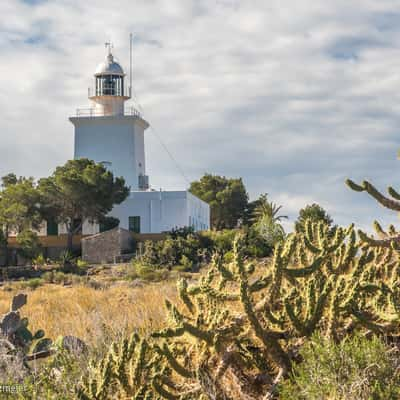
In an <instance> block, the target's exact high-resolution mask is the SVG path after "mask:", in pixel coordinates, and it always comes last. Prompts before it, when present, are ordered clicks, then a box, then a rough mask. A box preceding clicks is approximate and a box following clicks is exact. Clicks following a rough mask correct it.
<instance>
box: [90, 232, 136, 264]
mask: <svg viewBox="0 0 400 400" xmlns="http://www.w3.org/2000/svg"><path fill="white" fill-rule="evenodd" d="M133 249H134V244H133V238H132V236H131V233H130V232H129V231H128V230H126V229H122V228H114V229H111V230H109V231H107V232H102V233H98V234H96V235H93V236H89V237H86V238H84V239H82V259H83V260H84V261H87V262H89V263H95V264H97V263H113V262H115V260H116V259H118V257H119V256H121V255H122V254H124V253H129V252H133Z"/></svg>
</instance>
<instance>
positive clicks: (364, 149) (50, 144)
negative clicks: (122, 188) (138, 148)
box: [0, 0, 400, 227]
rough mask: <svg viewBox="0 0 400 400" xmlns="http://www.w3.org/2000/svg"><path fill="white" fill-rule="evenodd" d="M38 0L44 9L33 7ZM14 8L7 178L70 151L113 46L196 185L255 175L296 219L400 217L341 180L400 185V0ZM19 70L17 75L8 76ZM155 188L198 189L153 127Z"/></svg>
mask: <svg viewBox="0 0 400 400" xmlns="http://www.w3.org/2000/svg"><path fill="white" fill-rule="evenodd" d="M31 3H32V2H31ZM118 5H119V7H118V8H117V9H116V8H115V7H114V6H113V5H112V4H111V3H110V2H109V1H107V0H96V1H94V0H89V1H87V2H80V1H75V0H60V1H58V2H40V1H39V2H38V1H36V2H35V4H34V6H32V4H26V2H22V1H19V2H16V1H15V0H3V1H2V2H1V3H0V12H1V14H2V15H3V17H4V18H3V19H2V21H1V22H0V31H1V33H2V34H1V35H0V43H1V45H2V51H3V54H2V63H1V64H0V76H2V77H7V79H6V78H3V80H4V82H3V85H2V91H1V92H0V107H1V109H2V123H1V126H0V128H1V129H0V134H1V138H2V140H1V145H0V155H1V160H2V162H1V163H0V173H1V174H4V173H7V172H9V171H12V170H14V171H15V172H16V173H17V174H24V175H32V174H34V175H35V176H38V177H39V176H43V175H46V174H47V173H50V171H51V170H52V169H53V168H54V167H55V166H56V165H57V164H60V163H63V162H64V161H65V160H66V159H68V158H71V157H72V137H73V130H72V125H71V124H70V123H69V121H68V116H69V115H71V114H72V113H74V110H75V109H76V108H77V107H85V106H86V107H87V106H88V101H87V98H86V96H87V87H88V86H90V85H91V84H92V79H93V77H92V74H93V72H94V69H95V67H96V65H97V63H99V62H100V61H101V60H102V59H103V57H104V44H103V43H104V42H105V41H107V40H109V39H111V40H112V41H113V42H114V45H115V54H116V56H117V58H118V59H119V60H120V61H121V63H122V64H123V65H124V66H125V67H126V69H127V67H128V65H129V57H128V55H129V51H128V50H129V49H128V44H129V36H128V35H129V32H135V34H136V39H135V41H134V86H135V93H136V95H137V98H136V105H137V103H138V102H139V103H140V105H141V106H142V107H143V109H144V115H145V117H146V118H147V119H148V120H149V122H150V123H151V124H152V125H153V126H154V128H155V130H156V132H157V134H158V135H159V136H160V137H161V139H162V140H163V142H164V143H165V144H166V145H167V146H168V147H169V149H170V151H171V152H172V153H173V154H174V157H175V158H176V159H177V160H179V163H180V165H181V166H182V168H183V169H184V171H185V173H186V175H187V176H188V177H189V179H196V178H198V177H199V176H201V174H202V173H204V172H213V173H219V174H224V175H227V176H243V179H244V181H245V183H246V185H247V187H248V189H249V192H250V194H251V196H252V197H255V196H257V195H258V194H259V193H262V192H268V193H270V196H271V198H272V199H273V200H274V201H276V202H279V203H280V204H283V206H284V209H283V210H284V211H285V212H287V213H289V215H290V217H291V220H290V221H289V224H290V223H291V222H292V221H293V219H294V218H295V216H296V214H297V212H298V209H299V208H301V207H303V206H304V205H305V204H306V203H310V202H319V203H321V204H322V205H323V206H324V207H326V208H327V210H328V211H329V212H330V213H331V214H332V216H333V217H334V218H335V220H337V221H338V222H339V223H343V224H345V223H350V222H352V221H356V222H358V224H359V225H360V226H362V227H369V226H370V225H371V222H372V220H373V219H375V218H377V219H379V218H382V219H383V221H384V222H389V221H392V222H395V221H396V218H395V216H393V215H392V214H391V213H387V212H385V211H383V210H382V208H380V207H379V206H377V205H376V204H375V203H374V201H372V200H370V199H368V197H367V196H364V195H363V194H358V193H354V192H351V191H350V190H349V189H348V188H347V187H345V185H344V180H345V178H346V177H352V178H354V179H356V180H361V179H364V178H365V177H367V178H368V179H370V180H372V181H374V182H376V184H377V185H378V186H379V187H380V188H384V187H385V185H388V184H391V183H392V184H394V185H396V184H398V183H399V179H398V174H397V173H396V172H397V171H398V168H399V167H400V161H397V160H396V152H397V147H398V144H399V140H398V129H399V115H400V93H399V90H398V87H399V85H400V73H399V72H398V71H400V62H399V60H400V57H399V56H400V28H399V24H397V18H398V15H399V14H398V13H397V12H396V1H391V0H382V1H379V2H376V1H372V0H354V1H352V2H348V1H346V0H335V1H334V2H326V1H324V0H301V1H296V2H289V1H286V2H285V1H271V2H265V1H261V0H255V1H252V2H239V1H235V0H202V1H201V2H199V1H195V0H193V1H184V0H170V1H168V2H165V1H161V0H154V1H147V0H146V1H145V0H140V1H137V2H135V4H134V5H133V3H132V2H131V1H130V0H121V1H120V2H118ZM10 71H12V75H13V76H15V79H14V78H12V79H8V77H9V75H10ZM146 146H147V148H146V152H147V157H148V162H147V164H148V169H149V171H148V172H149V174H150V179H151V182H152V183H153V184H154V187H155V188H159V187H162V188H164V189H177V188H180V189H182V188H183V187H185V185H186V182H185V180H184V179H183V177H181V176H180V174H179V171H178V170H177V169H176V167H175V166H174V164H173V162H172V161H171V160H170V159H169V157H168V155H166V154H165V152H164V150H163V149H162V146H161V145H160V144H159V142H158V140H157V138H156V136H154V134H153V133H152V132H151V131H148V133H147V136H146Z"/></svg>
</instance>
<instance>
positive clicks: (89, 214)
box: [38, 158, 129, 250]
mask: <svg viewBox="0 0 400 400" xmlns="http://www.w3.org/2000/svg"><path fill="white" fill-rule="evenodd" d="M38 188H39V191H40V194H41V200H42V210H43V214H44V215H45V216H46V218H54V220H55V221H56V222H58V223H62V224H65V226H66V230H67V236H68V239H67V248H68V249H69V250H71V249H72V239H73V235H74V234H76V233H77V232H79V231H80V230H81V229H82V224H83V222H84V221H86V220H87V221H89V222H98V221H101V220H103V219H104V217H105V216H106V215H107V214H108V213H109V212H110V211H111V210H112V208H113V206H114V205H115V204H120V203H122V202H123V201H124V200H125V199H126V198H127V196H128V194H129V188H128V187H127V186H125V181H124V179H123V178H114V176H113V174H112V173H111V172H110V171H108V170H107V169H106V168H105V167H104V166H103V165H102V164H97V163H95V162H94V161H92V160H88V159H86V158H81V159H79V160H70V161H68V162H67V163H66V164H65V165H63V166H60V167H57V168H56V170H55V171H54V173H53V174H52V175H51V176H50V177H48V178H44V179H41V180H40V181H39V185H38Z"/></svg>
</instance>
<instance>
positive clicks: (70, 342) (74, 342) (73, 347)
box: [57, 336, 88, 355]
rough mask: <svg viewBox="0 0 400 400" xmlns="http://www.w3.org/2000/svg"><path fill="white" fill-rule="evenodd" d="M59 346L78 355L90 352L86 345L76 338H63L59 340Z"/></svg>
mask: <svg viewBox="0 0 400 400" xmlns="http://www.w3.org/2000/svg"><path fill="white" fill-rule="evenodd" d="M57 344H58V345H59V346H60V347H62V348H63V349H65V350H67V351H69V352H71V353H74V354H77V355H79V354H84V353H87V351H88V347H87V345H86V343H85V342H84V341H83V340H81V339H79V338H77V337H76V336H62V337H61V338H59V339H58V340H57Z"/></svg>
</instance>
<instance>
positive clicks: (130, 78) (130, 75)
mask: <svg viewBox="0 0 400 400" xmlns="http://www.w3.org/2000/svg"><path fill="white" fill-rule="evenodd" d="M132 42H133V34H132V33H130V34H129V60H130V68H129V96H130V97H132Z"/></svg>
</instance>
